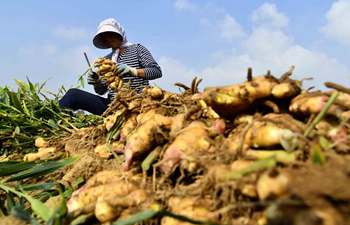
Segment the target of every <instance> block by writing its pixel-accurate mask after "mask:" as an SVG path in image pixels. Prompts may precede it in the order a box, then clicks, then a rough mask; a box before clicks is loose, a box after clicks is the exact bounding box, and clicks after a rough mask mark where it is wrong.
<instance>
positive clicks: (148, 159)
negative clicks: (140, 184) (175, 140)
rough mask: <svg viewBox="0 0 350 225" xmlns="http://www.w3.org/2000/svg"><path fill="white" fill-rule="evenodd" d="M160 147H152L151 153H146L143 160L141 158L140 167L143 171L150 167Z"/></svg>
mask: <svg viewBox="0 0 350 225" xmlns="http://www.w3.org/2000/svg"><path fill="white" fill-rule="evenodd" d="M160 151H161V148H158V147H157V148H156V149H154V150H153V151H152V152H151V153H149V154H148V156H147V157H146V159H145V160H143V162H142V164H141V168H142V171H143V172H147V171H148V170H149V169H150V168H151V165H152V164H153V162H154V161H155V160H156V159H157V158H158V156H159V154H160Z"/></svg>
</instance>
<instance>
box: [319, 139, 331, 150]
mask: <svg viewBox="0 0 350 225" xmlns="http://www.w3.org/2000/svg"><path fill="white" fill-rule="evenodd" d="M319 142H320V146H321V147H322V148H323V149H329V148H330V147H331V146H332V143H331V142H330V141H329V140H328V139H327V138H325V137H324V136H321V137H320V140H319Z"/></svg>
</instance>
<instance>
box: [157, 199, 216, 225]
mask: <svg viewBox="0 0 350 225" xmlns="http://www.w3.org/2000/svg"><path fill="white" fill-rule="evenodd" d="M211 204H212V202H211V201H210V200H209V199H206V198H200V199H199V198H195V197H171V198H170V199H169V201H168V207H169V209H170V210H171V211H172V212H173V213H175V214H178V215H183V216H186V217H188V218H191V219H200V220H201V221H206V222H208V221H215V220H217V218H216V215H215V213H213V212H211V211H209V206H210V205H211ZM161 224H162V225H188V224H190V223H187V222H180V221H178V220H176V219H173V218H170V217H164V218H163V219H162V223H161Z"/></svg>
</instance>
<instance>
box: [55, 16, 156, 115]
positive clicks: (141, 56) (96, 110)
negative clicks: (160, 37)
mask: <svg viewBox="0 0 350 225" xmlns="http://www.w3.org/2000/svg"><path fill="white" fill-rule="evenodd" d="M93 44H94V45H95V47H97V48H100V49H108V48H111V49H112V52H111V53H110V54H108V55H107V56H106V58H109V59H111V60H112V61H114V62H115V63H117V67H116V72H117V74H119V76H120V77H121V78H122V80H123V82H124V83H128V84H129V85H130V88H132V89H134V90H135V91H137V92H141V91H142V90H143V88H144V87H146V86H148V85H149V80H153V79H157V78H160V77H161V76H162V72H161V69H160V66H159V65H158V63H157V62H156V61H155V60H154V58H153V56H152V54H151V53H150V52H149V51H148V50H147V49H146V48H145V47H144V46H143V45H141V44H132V43H130V42H128V40H127V38H126V35H125V31H124V29H123V27H122V26H121V25H120V24H119V23H118V22H117V21H116V20H115V19H112V18H110V19H106V20H104V21H102V22H101V23H100V25H99V26H98V30H97V33H96V35H95V37H94V39H93ZM88 84H90V85H93V86H94V90H95V92H96V93H97V94H99V95H103V94H105V93H106V92H108V97H107V98H104V97H101V96H99V95H95V94H91V93H89V92H86V91H83V90H80V89H76V88H72V89H70V90H68V92H67V93H66V94H65V95H64V96H63V98H62V99H61V100H60V101H59V104H60V106H61V107H65V108H70V109H73V110H78V109H82V110H86V111H88V112H90V113H93V114H96V115H101V114H102V113H103V112H104V111H105V110H106V109H107V107H108V104H109V103H110V102H111V101H112V99H113V97H114V96H115V95H116V94H117V93H115V92H113V91H112V89H111V88H110V87H109V86H108V85H107V84H106V82H105V81H104V80H101V79H99V76H98V75H97V74H96V73H95V72H93V71H90V72H89V74H88Z"/></svg>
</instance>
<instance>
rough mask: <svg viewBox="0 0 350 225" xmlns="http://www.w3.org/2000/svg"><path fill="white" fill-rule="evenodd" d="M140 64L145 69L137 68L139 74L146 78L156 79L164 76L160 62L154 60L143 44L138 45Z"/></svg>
mask: <svg viewBox="0 0 350 225" xmlns="http://www.w3.org/2000/svg"><path fill="white" fill-rule="evenodd" d="M137 50H138V54H139V58H140V64H141V66H142V67H144V68H143V69H137V76H139V77H142V78H144V79H146V80H154V79H157V78H160V77H162V70H161V69H160V66H159V65H158V63H157V62H156V61H155V60H154V58H153V56H152V54H151V53H150V51H148V49H147V48H145V47H144V46H143V45H141V44H138V46H137Z"/></svg>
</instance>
